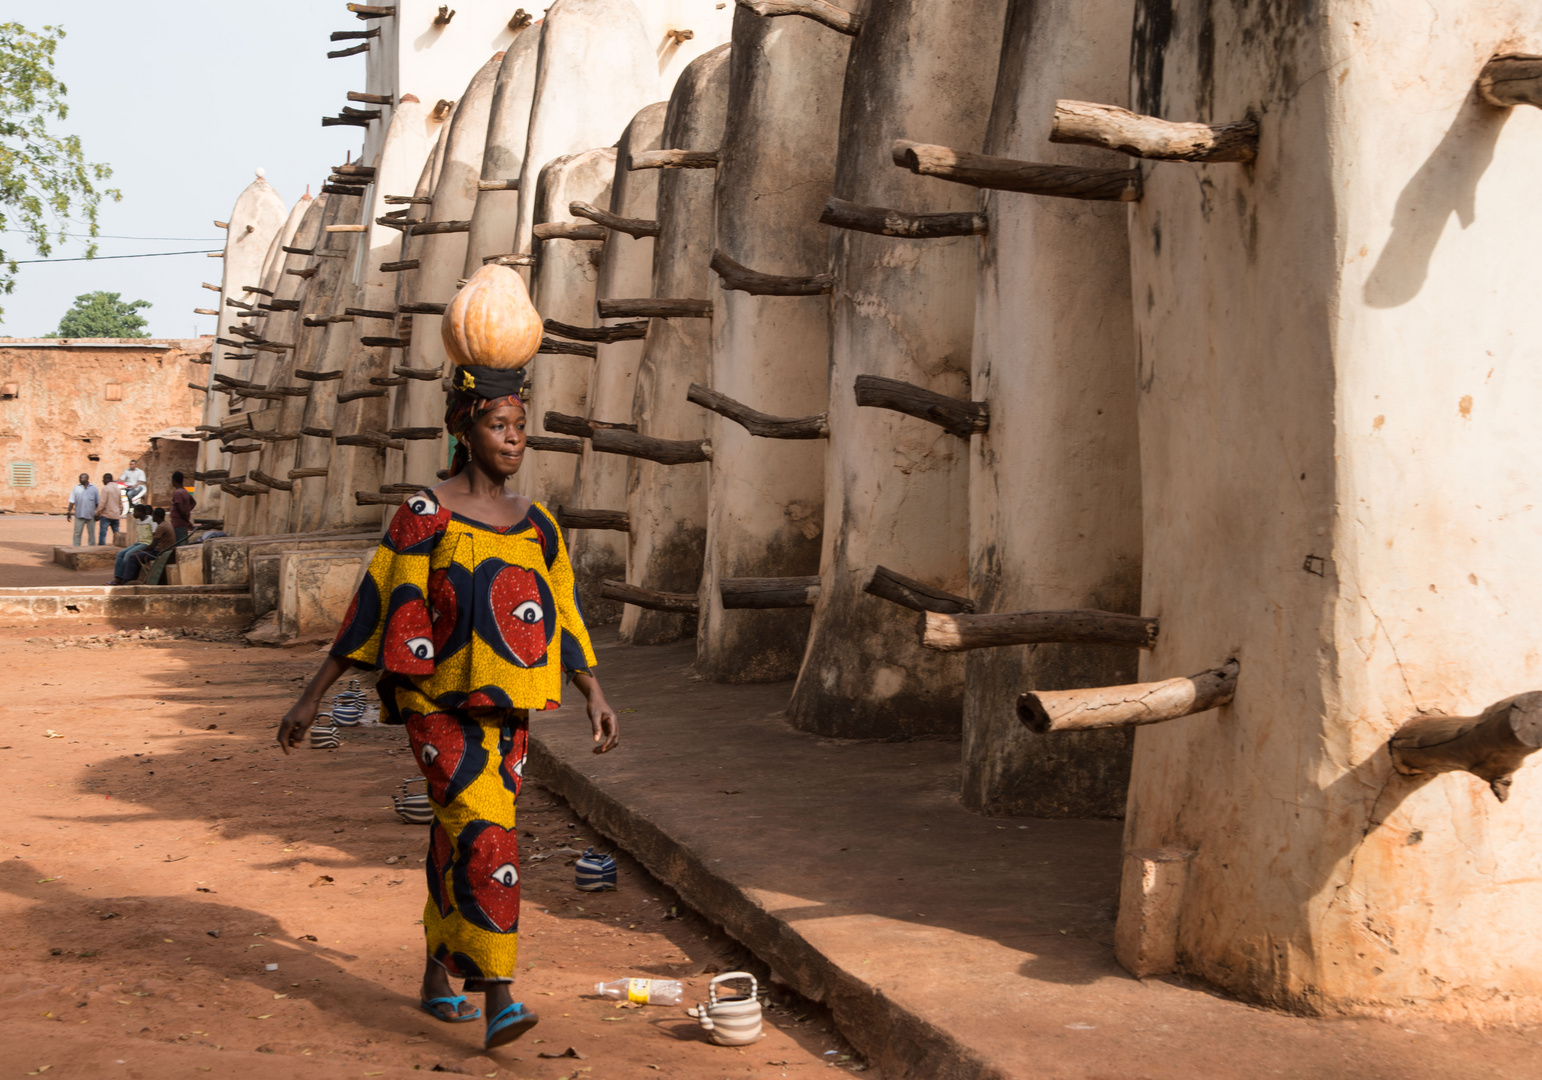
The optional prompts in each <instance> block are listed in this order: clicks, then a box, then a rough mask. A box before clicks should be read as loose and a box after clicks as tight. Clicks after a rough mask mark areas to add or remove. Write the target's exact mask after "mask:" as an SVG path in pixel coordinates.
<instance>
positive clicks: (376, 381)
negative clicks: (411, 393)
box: [369, 375, 407, 386]
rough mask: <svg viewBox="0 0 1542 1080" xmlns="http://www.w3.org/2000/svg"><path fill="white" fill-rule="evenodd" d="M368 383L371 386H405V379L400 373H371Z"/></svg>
mask: <svg viewBox="0 0 1542 1080" xmlns="http://www.w3.org/2000/svg"><path fill="white" fill-rule="evenodd" d="M369 384H370V385H371V386H406V385H407V380H406V379H404V378H402V377H401V376H400V375H390V376H385V375H372V376H371V377H370V380H369Z"/></svg>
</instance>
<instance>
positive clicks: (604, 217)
mask: <svg viewBox="0 0 1542 1080" xmlns="http://www.w3.org/2000/svg"><path fill="white" fill-rule="evenodd" d="M568 213H570V214H577V215H578V216H579V217H581V218H588V219H589V220H590V221H592V222H594V223H595V224H597V225H602V226H604V227H605V228H607V229H614V230H615V231H616V232H624V233H626V234H627V235H628V236H630V237H632V238H634V239H641V238H642V237H645V236H657V235H658V234H659V223H658V222H657V221H651V220H649V219H648V218H629V217H622V216H621V215H619V214H612V213H611V212H610V211H609V210H601V209H600V208H599V207H598V206H594V205H593V204H591V203H586V202H571V203H568Z"/></svg>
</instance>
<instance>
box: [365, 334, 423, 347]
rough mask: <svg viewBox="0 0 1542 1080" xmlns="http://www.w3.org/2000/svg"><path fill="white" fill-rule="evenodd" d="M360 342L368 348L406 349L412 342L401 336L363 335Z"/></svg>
mask: <svg viewBox="0 0 1542 1080" xmlns="http://www.w3.org/2000/svg"><path fill="white" fill-rule="evenodd" d="M359 344H360V345H363V346H364V347H365V348H367V349H405V348H406V347H407V346H408V345H410V344H412V342H411V341H409V340H408V339H407V338H399V337H361V338H360V339H359Z"/></svg>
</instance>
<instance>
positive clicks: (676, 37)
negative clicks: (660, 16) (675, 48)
mask: <svg viewBox="0 0 1542 1080" xmlns="http://www.w3.org/2000/svg"><path fill="white" fill-rule="evenodd" d="M664 36H665V37H667V38H668V39H669V40H671V41H673V42H674V43H675V44H676V45H684V44H685V43H686V42H687V41H693V40H695V38H696V31H694V30H665V31H664Z"/></svg>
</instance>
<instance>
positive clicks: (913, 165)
mask: <svg viewBox="0 0 1542 1080" xmlns="http://www.w3.org/2000/svg"><path fill="white" fill-rule="evenodd" d="M893 154H894V164H896V165H898V166H900V167H901V168H904V169H909V170H910V171H911V172H913V173H915V174H916V175H918V176H935V177H937V178H938V179H940V180H951V181H953V182H954V183H955V184H968V185H970V186H971V187H980V188H992V189H995V190H997V191H1021V192H1024V193H1026V194H1029V195H1052V196H1055V197H1057V198H1061V199H1090V200H1095V201H1103V202H1135V201H1136V200H1138V199H1139V198H1140V193H1141V180H1140V170H1139V169H1083V168H1080V167H1078V166H1076V165H1043V164H1039V163H1037V162H1032V161H1018V160H1016V159H1015V158H1002V157H988V156H986V155H985V154H971V153H969V152H968V151H966V150H953V149H950V148H949V147H946V146H936V145H933V144H930V143H913V142H908V141H906V140H904V139H900V140H898V141H896V142H895V143H894V150H893Z"/></svg>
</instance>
